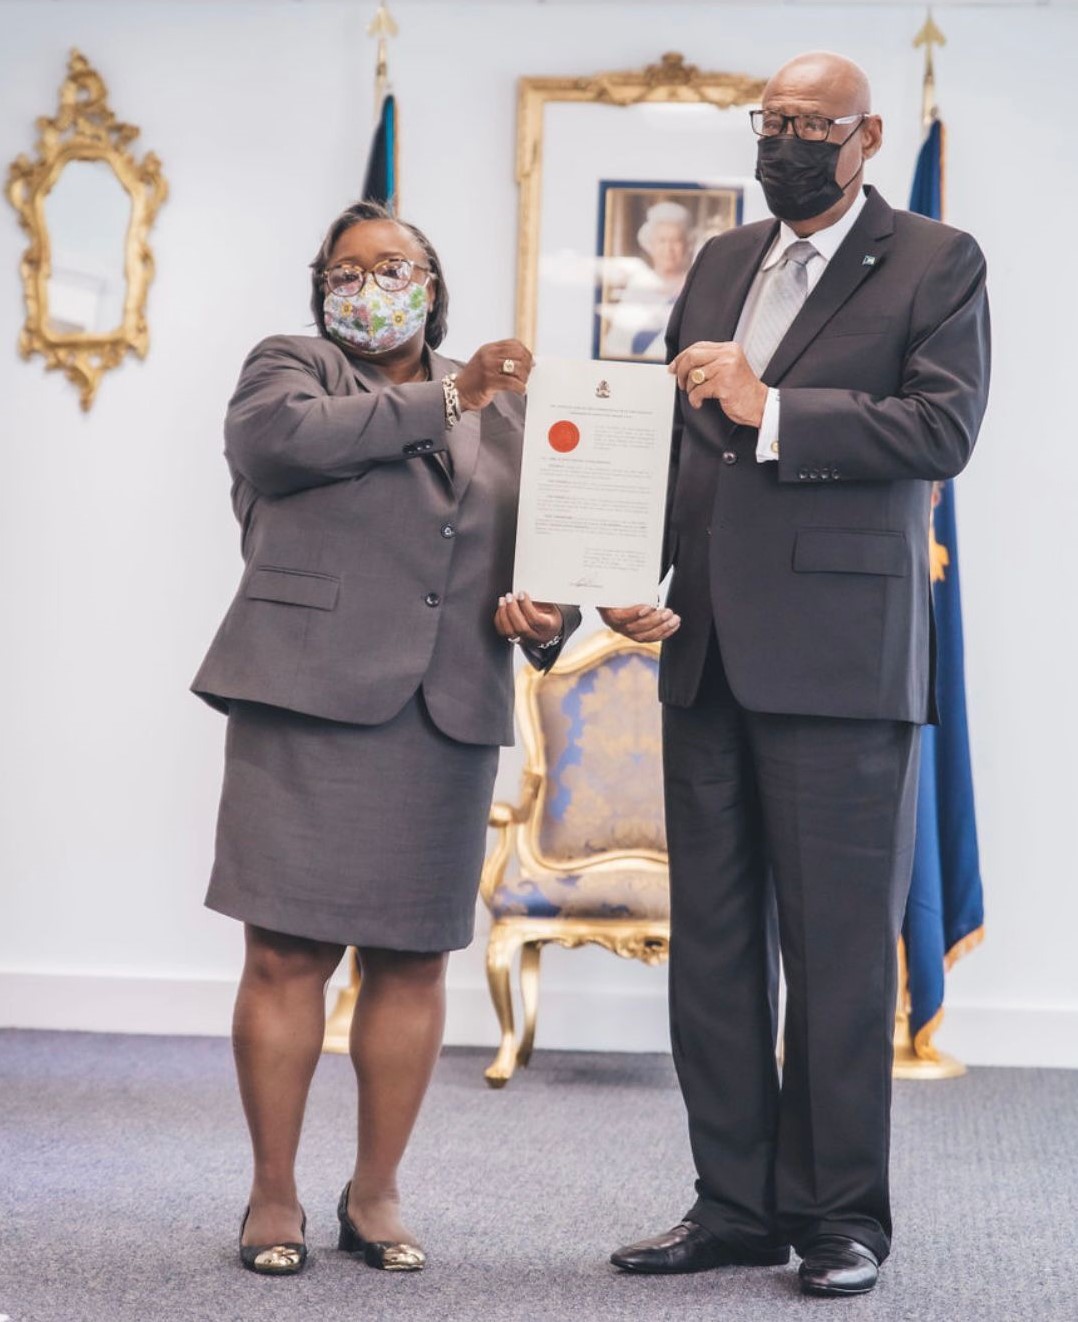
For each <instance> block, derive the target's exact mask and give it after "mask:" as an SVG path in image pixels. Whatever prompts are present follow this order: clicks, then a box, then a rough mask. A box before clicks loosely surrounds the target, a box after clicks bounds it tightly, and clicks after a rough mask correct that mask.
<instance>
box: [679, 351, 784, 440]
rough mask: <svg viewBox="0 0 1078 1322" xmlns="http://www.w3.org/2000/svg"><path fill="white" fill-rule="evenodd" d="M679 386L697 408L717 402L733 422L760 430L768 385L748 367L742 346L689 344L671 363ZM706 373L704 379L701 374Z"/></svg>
mask: <svg viewBox="0 0 1078 1322" xmlns="http://www.w3.org/2000/svg"><path fill="white" fill-rule="evenodd" d="M670 371H671V372H673V373H674V374H675V375H676V376H677V383H678V386H679V388H680V389H681V390H684V391H685V393H686V394H687V395H688V397H689V403H690V404H691V405H692V406H693V408H694V409H698V408H700V406H701V405H702V404H703V402H704V400H705V399H716V400H718V402H719V404H720V406H721V408H722V411H723V413H725V414H726V416H727V417H728V418H729V419H730V421H731V422H738V423H741V424H742V425H744V426H746V427H759V425H760V423H761V421H762V420H763V416H764V405H765V404H766V403H767V386H765V385H764V383H763V382H762V381H761V380H760V378H759V377H758V376H757V375H756V373H755V372H754V371H753V370H752V368H751V367H750V366H749V364H748V360H747V359H746V357H745V354H744V352H743V350H742V348H741V345H740V344H732V343H726V344H712V343H711V342H710V341H708V340H700V341H698V342H697V343H696V344H690V345H689V347H688V348H687V349H682V351H681V353H679V354H678V356H677V357H676V358H675V359H674V361H673V362H672V363H671V364H670ZM701 373H702V374H703V379H701V375H700V374H701Z"/></svg>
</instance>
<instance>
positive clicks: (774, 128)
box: [749, 110, 867, 143]
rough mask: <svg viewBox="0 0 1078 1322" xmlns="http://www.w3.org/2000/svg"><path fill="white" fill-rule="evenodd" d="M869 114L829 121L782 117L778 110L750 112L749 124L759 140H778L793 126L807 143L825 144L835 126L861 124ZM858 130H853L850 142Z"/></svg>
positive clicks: (806, 116) (822, 117)
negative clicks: (788, 126) (787, 126)
mask: <svg viewBox="0 0 1078 1322" xmlns="http://www.w3.org/2000/svg"><path fill="white" fill-rule="evenodd" d="M866 118H867V114H864V113H863V114H860V115H840V116H839V117H838V118H837V119H828V118H827V116H826V115H781V114H779V112H778V111H777V110H750V111H749V123H750V124H751V125H752V131H753V133H755V134H756V136H757V137H759V138H777V137H779V136H781V135H782V134H783V133H785V132H786V125H787V124H790V125H792V126H793V131H794V133H796V134H797V136H798V137H799V138H804V140H805V141H806V142H824V141H826V139H827V138H829V137H830V136H831V129H832V127H833V126H834V125H835V124H860V122H861V121H862V120H863V119H866ZM856 132H857V130H856V129H853V130H851V132H850V134H849V137H846V138H843V140H842V141H843V142H844V143H845V142H849V140H850V138H852V137H853V135H854V133H856Z"/></svg>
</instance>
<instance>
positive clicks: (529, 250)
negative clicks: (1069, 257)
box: [516, 53, 769, 362]
mask: <svg viewBox="0 0 1078 1322" xmlns="http://www.w3.org/2000/svg"><path fill="white" fill-rule="evenodd" d="M763 87H764V81H763V79H757V78H753V77H751V76H750V75H747V74H730V73H709V72H705V71H702V70H700V69H698V68H697V67H696V66H694V65H691V64H688V63H686V62H685V61H684V59H683V58H682V57H681V56H680V55H677V54H673V53H671V54H667V55H664V56H663V57H662V60H661V62H660V63H659V64H656V65H649V66H648V67H647V68H646V69H643V70H633V71H628V72H624V73H609V74H596V75H594V76H592V77H584V78H564V77H559V78H523V79H521V81H520V95H519V105H518V135H517V181H518V183H519V185H520V224H519V227H518V261H517V319H516V324H517V335H518V336H519V338H520V339H522V340H523V341H524V343H525V344H527V345H528V346H529V347H530V348H531V349H532V350H533V352H534V353H536V354H537V355H539V356H550V357H560V358H600V359H618V360H622V361H630V362H661V361H662V360H663V357H664V350H663V344H662V333H663V331H664V330H665V326H666V320H667V318H668V316H669V312H670V308H671V307H672V305H673V301H674V298H676V296H677V292H678V290H679V289H680V287H681V283H682V282H683V280H684V276H685V272H686V271H687V270H688V267H689V265H690V264H691V262H692V258H693V257H694V256H695V254H696V253H697V252H698V251H699V249H700V247H701V246H702V245H703V244H704V243H705V242H706V241H707V239H708V238H709V237H710V236H711V235H712V234H718V233H721V232H722V231H724V230H727V229H729V228H730V227H731V226H733V225H738V224H748V223H749V222H751V221H754V220H759V219H763V218H765V217H769V212H768V210H767V206H766V203H765V201H764V197H763V190H762V189H761V188H760V185H759V184H758V183H757V182H756V180H755V179H754V177H753V175H754V172H755V165H756V138H755V135H754V134H753V132H752V127H751V125H750V123H749V114H748V111H749V108H750V107H752V106H756V105H759V98H760V96H761V94H762V92H763Z"/></svg>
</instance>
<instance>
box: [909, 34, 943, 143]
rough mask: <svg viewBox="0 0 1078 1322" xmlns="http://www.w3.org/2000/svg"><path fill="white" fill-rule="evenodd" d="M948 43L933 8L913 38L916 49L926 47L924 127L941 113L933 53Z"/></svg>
mask: <svg viewBox="0 0 1078 1322" xmlns="http://www.w3.org/2000/svg"><path fill="white" fill-rule="evenodd" d="M946 45H947V38H946V37H945V36H944V35H943V33H942V32H941V31H940V30H939V28H938V27H937V26H936V21H935V19H934V18H933V17H932V10H931V9H929V11H928V13H927V15H926V16H925V21H924V24H923V26H922V27H921V29H920V31H919V32H918V33H917V35H916V36H915V37H914V39H913V47H914V50H916V49H917V47H918V46H923V47H924V48H925V72H924V79H923V81H922V91H921V126H922V128H928V126H929V125H930V124H931V123H932V121H933V120H934V119H935V118H936V116H937V115H938V114H939V107H938V106H937V105H936V66H935V61H934V59H933V55H934V53H935V47H936V46H946Z"/></svg>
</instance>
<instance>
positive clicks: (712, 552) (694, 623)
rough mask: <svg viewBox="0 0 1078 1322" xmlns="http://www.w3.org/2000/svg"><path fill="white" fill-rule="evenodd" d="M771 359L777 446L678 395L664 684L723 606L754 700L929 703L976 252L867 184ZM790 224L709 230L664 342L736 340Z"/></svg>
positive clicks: (973, 413)
mask: <svg viewBox="0 0 1078 1322" xmlns="http://www.w3.org/2000/svg"><path fill="white" fill-rule="evenodd" d="M867 193H868V199H867V202H866V204H865V206H864V208H863V210H862V212H861V214H860V216H859V217H858V218H857V221H856V223H855V224H854V226H853V229H852V230H851V231H850V233H849V234H848V235H847V237H846V239H845V241H844V242H843V244H842V246H841V247H840V248H839V250H838V252H836V254H835V256H834V257H833V258H832V260H831V261H830V263H829V264H828V266H827V269H826V271H825V272H824V274H823V276H822V277H821V278H820V281H819V283H818V284H817V285H816V287H815V289H814V290H813V291H812V293H811V294H810V295H809V298H808V300H807V301H806V303H805V305H804V307H803V308H802V309H801V311H800V313H799V314H798V316H797V318H796V319H795V321H794V323H793V325H792V326H791V327H790V330H789V332H788V333H787V335H786V337H785V339H784V340H783V341H782V343H781V344H780V345H779V347H778V349H777V351H776V352H775V355H774V357H773V359H772V360H771V362H770V363H769V364H768V367H767V369H766V371H765V372H764V375H763V379H764V381H765V382H766V383H767V384H768V385H772V386H777V387H778V389H779V398H780V430H779V450H780V457H779V460H778V462H777V463H766V464H759V463H757V461H756V456H755V449H756V439H757V433H756V431H755V430H754V429H752V428H748V427H739V426H735V425H734V424H733V423H731V422H730V421H729V420H728V419H727V418H726V416H725V414H724V413H723V412H722V410H721V408H720V407H719V406H718V404H716V403H714V402H712V401H708V402H706V403H705V404H704V406H703V408H702V409H699V410H695V409H692V408H689V407H688V406H685V407H684V408H682V407H681V404H682V402H683V397H682V396H680V395H679V411H678V425H677V427H676V429H675V438H674V440H675V463H674V471H673V473H672V477H671V481H672V486H671V498H670V515H669V520H668V529H667V561H668V564H669V563H670V562H672V563H673V564H674V566H675V570H674V577H673V581H672V583H671V587H670V594H669V599H668V600H669V605H670V606H671V607H672V608H673V609H674V610H676V611H677V612H678V613H679V614H680V615H681V617H682V625H681V628H680V630H679V632H678V633H677V634H675V635H674V637H673V638H671V639H670V640H669V641H668V642H667V643H665V644H664V645H663V657H662V668H661V678H660V690H661V697H662V699H663V701H664V702H667V703H670V704H673V705H674V706H680V707H685V706H690V705H691V704H692V702H693V699H694V697H695V695H696V692H697V689H698V687H699V683H700V677H701V673H702V670H703V665H704V658H705V655H706V651H707V646H708V639H709V636H710V632H711V628H712V623H714V627H715V631H716V633H717V636H718V640H719V645H720V648H721V651H722V657H723V663H724V666H725V669H726V672H727V676H728V678H729V681H730V684H731V687H732V689H733V692H734V694H735V696H736V697H737V699H738V701H739V702H740V703H741V704H742V706H744V707H746V708H748V709H750V710H753V711H762V712H779V713H789V714H802V715H809V716H850V717H863V718H885V719H893V720H901V721H913V722H925V721H930V720H935V719H936V706H935V693H934V688H935V685H934V632H933V624H932V602H931V593H930V584H929V568H928V521H929V509H930V500H931V494H932V481H933V480H934V479H943V478H951V477H954V476H955V474H956V473H959V472H961V471H962V469H963V468H964V467H965V465H966V463H967V461H968V460H969V457H970V454H971V452H972V450H973V446H974V442H975V441H976V438H977V432H978V429H979V427H980V424H981V418H982V416H983V413H984V409H985V403H986V400H987V394H988V374H989V326H988V301H987V297H986V294H985V263H984V257H983V256H982V254H981V251H980V249H979V248H978V246H977V244H976V243H975V242H974V240H973V239H972V238H971V237H970V236H969V235H968V234H964V233H962V232H960V231H959V230H955V229H951V228H950V227H949V226H947V225H942V224H939V223H938V222H936V221H931V220H926V219H924V218H923V217H921V216H915V215H911V214H910V213H909V212H904V211H898V212H896V211H893V210H892V209H891V208H890V207H889V206H888V205H887V203H886V202H885V201H884V200H883V198H882V197H881V196H880V195H879V194H878V193H877V192H876V191H875V190H874V189H872V188H869V189H868V190H867ZM777 229H778V223H777V222H774V221H761V222H759V223H757V224H753V225H746V226H744V227H743V228H741V229H735V230H731V231H729V232H728V233H726V234H723V235H720V236H719V237H718V238H716V239H713V240H711V242H710V243H708V244H707V245H706V246H705V247H704V249H703V250H702V252H701V253H700V255H699V257H698V258H697V261H696V263H695V265H694V266H693V268H692V270H691V271H690V273H689V275H688V278H687V280H686V283H685V287H684V290H683V291H682V294H681V297H680V299H679V301H678V303H677V304H676V306H675V308H674V311H673V314H672V316H671V320H670V326H669V330H668V333H667V347H668V351H669V353H670V355H671V356H673V354H675V353H677V352H679V351H680V350H681V349H683V348H686V347H687V346H688V345H690V344H692V343H694V342H695V341H697V340H717V341H723V340H730V339H732V338H733V335H734V330H735V328H736V326H737V322H738V317H739V315H740V312H741V308H742V305H743V304H744V302H745V298H746V295H747V293H748V291H749V288H750V286H751V284H752V280H753V276H754V275H755V273H756V270H757V268H758V267H759V264H760V262H761V261H762V259H763V257H764V255H765V254H766V253H767V251H768V249H769V247H770V246H771V243H772V241H773V239H774V237H775V234H776V232H777Z"/></svg>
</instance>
